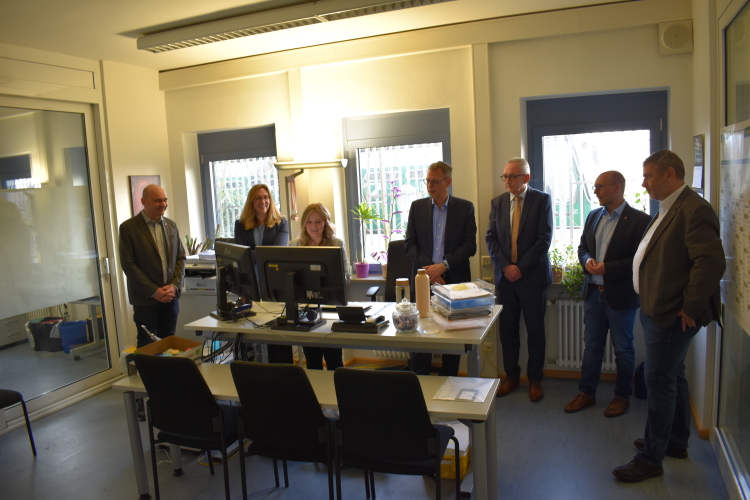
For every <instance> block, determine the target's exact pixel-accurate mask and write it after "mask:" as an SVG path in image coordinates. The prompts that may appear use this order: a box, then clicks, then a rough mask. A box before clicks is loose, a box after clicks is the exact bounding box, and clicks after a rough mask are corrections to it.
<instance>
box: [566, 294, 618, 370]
mask: <svg viewBox="0 0 750 500" xmlns="http://www.w3.org/2000/svg"><path fill="white" fill-rule="evenodd" d="M583 348H584V344H583V301H580V302H576V301H574V300H558V301H557V350H558V355H557V365H558V366H561V367H565V368H576V369H580V368H581V364H582V363H583ZM616 368H617V367H616V365H615V352H614V349H613V348H612V341H611V339H610V336H609V335H607V344H606V346H605V347H604V360H603V361H602V371H609V372H614V371H616Z"/></svg>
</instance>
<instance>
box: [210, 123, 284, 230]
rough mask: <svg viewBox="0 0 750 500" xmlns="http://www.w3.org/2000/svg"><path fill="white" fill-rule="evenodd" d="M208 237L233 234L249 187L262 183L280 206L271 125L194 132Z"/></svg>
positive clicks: (274, 140) (274, 136)
mask: <svg viewBox="0 0 750 500" xmlns="http://www.w3.org/2000/svg"><path fill="white" fill-rule="evenodd" d="M198 148H199V152H200V156H201V179H202V181H203V207H204V217H205V222H206V235H207V237H208V238H217V237H218V238H233V237H234V221H236V220H237V219H239V218H240V214H241V213H242V209H243V207H244V206H245V200H246V199H247V194H248V192H249V191H250V188H251V187H253V186H254V185H256V184H266V185H268V187H269V189H270V190H271V193H270V194H271V196H272V197H273V200H274V203H275V204H276V207H277V208H280V198H279V194H280V192H279V176H278V172H277V170H276V167H274V166H273V164H274V162H275V161H276V132H275V127H274V126H273V125H270V126H267V127H259V128H253V129H243V130H231V131H227V132H213V133H208V134H199V135H198Z"/></svg>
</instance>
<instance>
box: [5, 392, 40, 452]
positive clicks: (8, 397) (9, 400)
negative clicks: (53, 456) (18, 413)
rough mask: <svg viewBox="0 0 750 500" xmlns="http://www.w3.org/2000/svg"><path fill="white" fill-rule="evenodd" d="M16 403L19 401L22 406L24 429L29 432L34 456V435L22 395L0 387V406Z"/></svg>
mask: <svg viewBox="0 0 750 500" xmlns="http://www.w3.org/2000/svg"><path fill="white" fill-rule="evenodd" d="M18 403H21V408H23V418H25V419H26V431H27V432H28V433H29V442H30V443H31V452H32V453H33V454H34V456H36V445H34V435H33V434H32V433H31V422H29V412H28V410H27V409H26V401H24V400H23V396H22V395H21V393H20V392H16V391H11V390H9V389H0V408H7V407H9V406H13V405H15V404H18Z"/></svg>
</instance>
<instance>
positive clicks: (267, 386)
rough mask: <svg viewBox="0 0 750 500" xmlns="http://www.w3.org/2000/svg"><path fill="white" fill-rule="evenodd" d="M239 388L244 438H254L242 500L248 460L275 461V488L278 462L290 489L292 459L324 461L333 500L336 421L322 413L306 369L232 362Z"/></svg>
mask: <svg viewBox="0 0 750 500" xmlns="http://www.w3.org/2000/svg"><path fill="white" fill-rule="evenodd" d="M230 366H231V370H232V377H233V378H234V384H235V386H236V387H237V394H238V395H239V397H240V403H241V405H242V407H241V409H240V419H239V435H240V439H244V438H246V437H247V438H249V439H251V440H252V442H251V443H250V446H249V447H248V450H247V453H245V452H244V447H242V448H241V449H240V470H241V474H242V497H243V498H244V499H247V486H246V478H245V456H249V455H259V456H262V457H266V458H271V459H273V473H274V477H275V478H276V487H277V488H278V487H279V469H278V465H277V460H281V461H282V463H283V466H284V486H285V487H287V488H288V487H289V474H288V472H287V464H286V462H287V460H292V461H295V462H319V463H324V464H326V467H327V468H328V497H329V499H330V500H333V451H332V450H333V446H332V444H331V430H332V428H333V423H332V421H335V419H329V418H326V417H325V416H324V415H323V412H322V411H321V409H320V404H319V403H318V398H317V397H316V396H315V392H314V391H313V388H312V386H311V385H310V381H309V380H308V378H307V374H305V370H304V369H302V367H301V366H297V365H284V364H260V363H248V362H247V361H233V362H232V364H231V365H230Z"/></svg>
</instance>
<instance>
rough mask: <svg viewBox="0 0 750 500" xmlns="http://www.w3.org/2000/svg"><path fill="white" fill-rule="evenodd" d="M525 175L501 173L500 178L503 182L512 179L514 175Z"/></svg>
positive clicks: (523, 175) (522, 175)
mask: <svg viewBox="0 0 750 500" xmlns="http://www.w3.org/2000/svg"><path fill="white" fill-rule="evenodd" d="M525 176H526V174H516V175H513V174H510V175H505V174H503V175H501V176H500V178H501V179H502V180H503V182H505V181H512V180H514V179H515V178H516V177H525Z"/></svg>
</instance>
